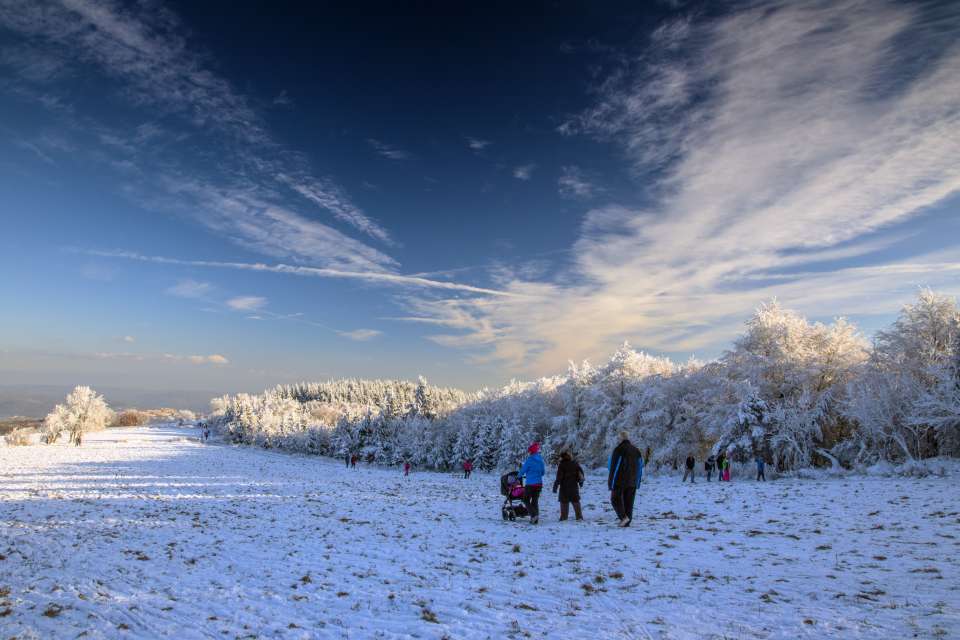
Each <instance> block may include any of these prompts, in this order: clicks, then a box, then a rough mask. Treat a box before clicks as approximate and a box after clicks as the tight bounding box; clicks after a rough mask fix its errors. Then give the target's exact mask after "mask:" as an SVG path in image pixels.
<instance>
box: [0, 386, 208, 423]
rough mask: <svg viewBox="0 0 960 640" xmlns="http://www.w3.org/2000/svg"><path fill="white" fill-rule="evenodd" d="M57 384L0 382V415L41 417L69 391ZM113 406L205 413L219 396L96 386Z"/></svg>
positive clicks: (197, 391) (199, 391)
mask: <svg viewBox="0 0 960 640" xmlns="http://www.w3.org/2000/svg"><path fill="white" fill-rule="evenodd" d="M72 388H73V387H72V386H59V385H0V418H9V417H13V416H27V417H30V418H42V417H44V416H45V415H47V414H48V413H49V412H50V410H51V409H53V406H54V405H55V404H57V403H58V402H63V399H64V398H65V397H66V396H67V394H68V393H70V391H71V390H72ZM95 389H96V390H97V392H98V393H101V394H103V396H104V398H106V400H107V402H108V403H109V404H110V406H111V407H113V408H114V409H126V408H131V407H175V408H177V409H190V410H191V411H198V412H205V411H208V410H209V408H210V398H213V397H214V396H217V395H220V394H219V393H218V392H216V391H210V390H196V389H194V390H190V391H155V390H149V389H125V388H122V387H95Z"/></svg>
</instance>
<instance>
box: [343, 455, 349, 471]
mask: <svg viewBox="0 0 960 640" xmlns="http://www.w3.org/2000/svg"><path fill="white" fill-rule="evenodd" d="M343 462H344V464H346V465H347V468H348V469H349V468H350V454H349V453H348V454H346V455H344V456H343Z"/></svg>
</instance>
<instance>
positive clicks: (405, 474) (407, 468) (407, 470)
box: [403, 460, 410, 477]
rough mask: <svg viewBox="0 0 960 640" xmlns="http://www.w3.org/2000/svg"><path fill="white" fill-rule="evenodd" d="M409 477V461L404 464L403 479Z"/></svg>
mask: <svg viewBox="0 0 960 640" xmlns="http://www.w3.org/2000/svg"><path fill="white" fill-rule="evenodd" d="M409 475H410V461H409V460H408V461H407V462H404V463H403V477H407V476H409Z"/></svg>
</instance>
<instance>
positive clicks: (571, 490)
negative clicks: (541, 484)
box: [553, 451, 584, 522]
mask: <svg viewBox="0 0 960 640" xmlns="http://www.w3.org/2000/svg"><path fill="white" fill-rule="evenodd" d="M583 481H584V475H583V469H582V468H581V467H580V465H579V464H577V461H576V460H574V459H573V456H572V455H570V452H569V451H564V452H563V453H561V454H560V464H558V465H557V477H556V479H555V480H554V481H553V492H554V493H557V491H558V489H559V494H558V496H557V497H558V498H560V520H561V522H562V521H564V520H566V519H567V518H568V517H569V515H570V504H571V503H572V504H573V513H574V515H575V516H576V518H577V520H583V511H581V510H580V487H582V486H583Z"/></svg>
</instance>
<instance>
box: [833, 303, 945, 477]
mask: <svg viewBox="0 0 960 640" xmlns="http://www.w3.org/2000/svg"><path fill="white" fill-rule="evenodd" d="M958 334H960V310H958V308H957V303H956V301H955V300H954V299H952V298H950V297H947V296H942V295H938V294H936V293H934V292H932V291H930V290H929V289H924V290H922V291H921V292H920V295H919V298H918V300H917V302H915V303H913V304H908V305H906V306H904V307H903V309H902V310H901V312H900V315H899V316H898V318H897V320H896V322H894V324H893V326H892V327H890V328H889V329H887V330H884V331H880V332H878V333H877V335H876V337H875V339H874V347H873V352H872V354H871V357H870V361H869V362H868V363H867V365H866V366H865V367H864V369H863V371H862V372H861V374H860V375H859V376H858V377H857V378H856V379H855V380H853V381H852V382H851V384H850V390H849V395H850V399H849V401H848V403H847V414H848V416H849V417H850V418H851V420H853V421H854V422H855V423H856V425H857V430H856V433H855V434H854V437H853V438H851V439H850V441H849V442H848V443H847V444H846V447H845V449H846V450H847V451H849V452H850V453H851V454H852V455H855V456H856V458H857V459H859V460H862V461H871V460H874V459H878V458H879V459H884V460H902V459H908V460H913V459H917V458H925V457H929V456H931V455H936V454H937V447H938V443H939V442H940V438H939V433H941V432H938V429H937V425H938V424H939V425H941V426H943V425H948V424H949V422H950V420H949V419H947V420H946V422H943V421H942V420H941V419H934V420H926V419H925V418H926V417H934V418H935V416H931V415H930V414H929V413H928V412H929V410H931V409H933V405H931V404H930V402H931V400H933V398H936V397H938V395H939V393H940V391H939V390H941V389H944V388H946V389H947V395H946V396H945V397H944V399H945V400H946V401H947V403H948V405H947V406H949V397H950V395H949V382H946V385H947V386H946V387H944V386H943V385H944V384H945V379H947V380H949V373H947V371H948V370H949V369H950V367H951V363H952V362H953V361H954V359H955V357H956V354H955V350H956V344H957V340H958ZM936 404H938V403H936V402H935V401H934V405H936ZM944 408H945V407H944ZM942 434H943V436H944V438H943V442H944V444H945V445H946V446H947V448H950V447H951V446H952V436H953V431H952V430H951V429H950V428H949V426H946V428H945V429H943V431H942Z"/></svg>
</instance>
